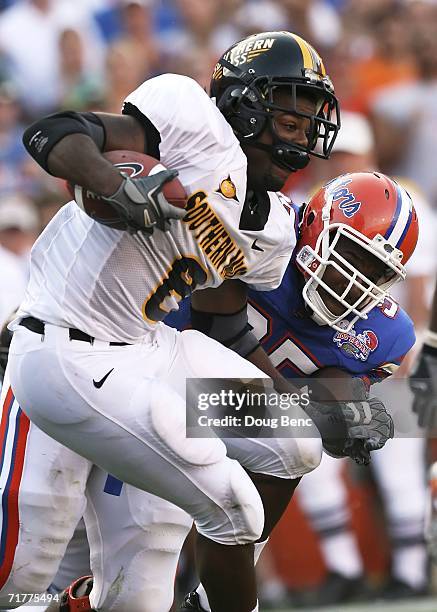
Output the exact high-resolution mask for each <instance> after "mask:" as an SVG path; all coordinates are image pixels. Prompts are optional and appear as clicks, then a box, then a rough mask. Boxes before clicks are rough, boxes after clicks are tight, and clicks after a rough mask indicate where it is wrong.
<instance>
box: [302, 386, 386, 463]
mask: <svg viewBox="0 0 437 612" xmlns="http://www.w3.org/2000/svg"><path fill="white" fill-rule="evenodd" d="M349 381H350V386H349V393H348V396H349V397H350V398H351V399H337V398H338V393H336V392H335V387H334V393H332V387H331V389H329V385H328V387H326V390H327V392H325V393H324V394H323V396H322V397H323V399H320V400H318V401H312V402H311V404H310V407H308V408H309V409H308V408H305V410H306V412H308V414H309V415H310V417H311V418H312V419H313V421H314V423H315V425H316V427H317V428H318V430H319V432H320V435H321V437H322V442H323V447H324V449H325V450H326V452H327V453H328V454H330V455H332V456H334V457H351V458H352V459H354V461H356V463H358V464H359V465H368V464H369V463H370V453H371V451H374V450H378V449H380V448H382V447H383V446H384V444H385V443H386V442H387V440H389V439H390V438H392V437H393V435H394V425H393V420H392V418H391V416H390V414H389V413H388V412H387V410H386V409H385V406H384V404H383V403H382V401H381V400H379V399H378V398H368V397H367V393H366V389H365V385H364V383H363V382H362V380H361V379H359V378H350V379H349ZM331 382H333V381H331ZM326 383H327V381H326V380H325V384H326ZM316 393H317V392H316Z"/></svg>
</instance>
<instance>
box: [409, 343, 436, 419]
mask: <svg viewBox="0 0 437 612" xmlns="http://www.w3.org/2000/svg"><path fill="white" fill-rule="evenodd" d="M410 389H411V390H412V392H413V393H414V403H413V412H415V413H416V414H417V422H418V424H419V425H420V427H428V428H430V429H432V428H434V427H437V348H434V347H432V346H429V345H428V344H424V345H423V348H422V350H421V352H420V354H419V356H418V358H417V360H416V362H415V365H414V368H413V371H412V372H411V374H410Z"/></svg>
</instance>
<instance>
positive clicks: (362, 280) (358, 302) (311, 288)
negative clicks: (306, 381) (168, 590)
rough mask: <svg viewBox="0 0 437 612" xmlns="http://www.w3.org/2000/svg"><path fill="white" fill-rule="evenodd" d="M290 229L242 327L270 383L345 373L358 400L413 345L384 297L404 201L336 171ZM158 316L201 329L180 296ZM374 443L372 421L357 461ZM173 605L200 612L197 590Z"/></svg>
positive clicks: (405, 237)
mask: <svg viewBox="0 0 437 612" xmlns="http://www.w3.org/2000/svg"><path fill="white" fill-rule="evenodd" d="M297 231H298V232H299V238H298V243H297V247H296V250H295V252H294V253H293V255H292V257H291V259H290V263H289V265H288V267H287V271H286V273H285V276H284V278H283V280H282V283H281V285H280V287H279V288H278V289H275V290H273V291H267V292H260V291H257V290H256V289H251V290H250V292H249V323H250V329H249V328H248V331H247V333H252V334H254V335H255V336H256V337H257V339H258V341H259V343H260V345H261V346H262V348H263V349H264V350H265V351H266V352H267V354H268V355H269V356H270V360H271V362H272V364H273V366H275V368H276V370H277V372H278V377H277V379H278V378H279V377H280V376H284V377H286V378H293V379H298V378H304V377H308V376H311V375H314V374H315V373H316V372H320V373H321V374H322V375H323V372H324V370H325V369H326V368H333V367H334V368H337V369H341V370H342V371H343V372H344V373H349V375H350V377H349V378H350V379H353V380H354V381H355V392H356V393H357V394H358V395H357V397H361V399H362V400H365V399H366V398H367V397H368V391H369V389H370V386H371V384H373V383H375V382H378V381H381V380H383V379H384V378H386V377H388V376H390V375H391V374H392V373H393V372H394V371H395V369H396V368H397V366H399V365H400V363H401V361H402V359H403V357H404V355H405V354H406V353H407V352H408V351H409V350H410V348H411V347H412V346H413V344H414V341H415V334H414V328H413V324H412V322H411V320H410V318H409V317H408V315H407V314H406V313H405V312H404V311H403V310H402V309H401V308H400V307H399V306H398V304H396V302H394V301H393V300H392V299H391V298H390V296H389V294H388V291H389V289H390V287H391V286H392V285H393V284H394V283H395V282H397V281H400V280H402V279H404V278H405V269H404V265H405V263H406V262H407V261H408V259H409V257H410V256H411V254H412V252H413V250H414V247H415V244H416V241H417V235H418V227H417V217H416V213H415V210H414V207H413V205H412V202H411V199H410V197H409V195H408V194H407V192H406V191H405V190H404V189H403V188H402V187H400V186H399V185H398V184H397V183H395V181H392V180H391V179H389V178H388V177H386V176H384V175H382V174H379V173H355V174H349V175H343V176H340V177H338V178H337V179H334V180H333V181H331V182H330V183H328V184H327V185H325V186H324V187H323V188H322V189H321V190H319V192H318V193H317V194H316V195H315V196H314V197H313V198H312V199H311V201H310V202H309V204H308V205H306V206H305V207H304V208H302V211H301V215H300V224H299V228H298V229H297ZM261 246H262V245H261ZM167 322H168V323H169V324H172V325H175V326H177V327H179V328H182V327H184V326H187V325H194V326H195V327H200V328H201V329H203V331H205V332H206V333H210V332H211V330H210V329H206V328H205V327H204V326H205V324H206V319H205V315H204V313H201V312H199V311H198V310H197V305H196V306H194V305H193V304H191V306H190V303H189V302H188V301H186V302H184V303H182V305H181V308H180V311H179V312H178V313H177V314H172V315H170V316H169V317H168V319H167ZM255 350H256V349H255ZM295 382H296V380H295ZM369 402H370V403H372V402H375V400H369ZM358 403H359V402H357V404H358ZM373 405H374V406H376V405H377V404H373ZM338 407H340V404H339V405H338ZM342 408H343V409H344V408H345V406H342ZM310 414H311V416H312V418H313V419H314V420H315V422H316V424H317V425H318V426H319V429H320V431H321V435H322V439H323V442H324V447H325V450H326V451H327V452H329V453H330V454H334V455H336V456H344V455H346V454H350V453H349V452H348V450H347V448H348V444H347V443H345V447H344V448H343V449H340V448H339V447H338V446H337V447H334V445H333V444H332V441H331V440H329V439H326V437H325V438H324V433H323V427H324V423H323V421H320V420H319V416H318V415H317V414H315V413H314V410H312V411H311V412H310ZM375 419H376V421H377V417H376V418H375ZM377 439H378V424H377V423H376V424H375V440H373V441H371V440H367V442H366V443H365V444H364V449H363V453H364V455H365V456H366V455H367V457H365V456H363V457H361V459H362V460H363V461H366V460H367V459H368V453H369V452H370V450H373V449H376V448H378V442H377ZM355 459H356V460H357V459H358V460H359V459H360V457H358V456H355ZM258 546H259V545H258ZM257 554H258V556H259V554H260V551H259V549H258V550H257ZM183 609H192V610H209V606H208V602H207V598H206V595H205V592H204V590H203V589H202V587H201V586H200V587H199V588H198V590H197V592H194V593H190V594H189V595H188V596H187V598H186V600H185V602H184V605H183Z"/></svg>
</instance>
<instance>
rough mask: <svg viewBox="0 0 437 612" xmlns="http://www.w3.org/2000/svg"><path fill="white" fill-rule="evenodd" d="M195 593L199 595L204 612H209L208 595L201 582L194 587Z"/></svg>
mask: <svg viewBox="0 0 437 612" xmlns="http://www.w3.org/2000/svg"><path fill="white" fill-rule="evenodd" d="M196 593H197V594H198V595H199V600H200V605H201V606H202V608H203V609H204V610H206V612H211V608H210V607H209V601H208V596H207V594H206V591H205V589H204V588H203V585H202V584H199V586H198V587H197V589H196Z"/></svg>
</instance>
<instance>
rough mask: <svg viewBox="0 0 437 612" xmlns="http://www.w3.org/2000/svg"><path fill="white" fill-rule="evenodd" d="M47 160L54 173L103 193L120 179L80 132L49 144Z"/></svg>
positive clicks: (110, 191) (111, 191)
mask: <svg viewBox="0 0 437 612" xmlns="http://www.w3.org/2000/svg"><path fill="white" fill-rule="evenodd" d="M47 163H48V168H49V171H50V173H51V174H53V175H54V176H57V177H59V178H63V179H66V180H67V181H69V182H70V183H72V184H75V185H81V186H82V187H84V188H85V189H89V190H91V191H93V192H95V193H98V194H100V195H104V196H110V195H112V194H113V193H115V192H116V191H117V189H118V187H119V186H120V184H121V181H122V178H121V175H120V172H119V171H118V170H117V169H116V168H115V167H114V166H113V165H112V164H111V162H109V161H107V160H106V159H105V158H104V157H103V156H102V154H101V153H100V151H99V149H98V148H97V146H96V144H95V143H94V142H93V141H92V140H91V138H89V137H88V136H85V135H84V134H69V135H68V136H65V138H63V139H62V140H60V141H59V142H58V143H57V144H56V145H55V146H54V147H53V149H52V150H51V152H50V154H49V156H48V159H47Z"/></svg>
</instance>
